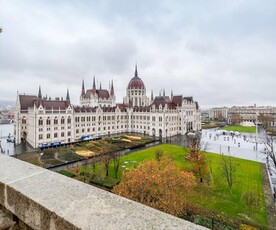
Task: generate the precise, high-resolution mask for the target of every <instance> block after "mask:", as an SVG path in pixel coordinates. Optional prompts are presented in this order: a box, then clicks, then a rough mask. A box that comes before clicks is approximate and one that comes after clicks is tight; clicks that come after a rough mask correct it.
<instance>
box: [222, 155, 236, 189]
mask: <svg viewBox="0 0 276 230" xmlns="http://www.w3.org/2000/svg"><path fill="white" fill-rule="evenodd" d="M236 166H237V165H236V162H235V158H234V157H231V156H224V155H223V154H222V155H221V170H222V176H223V177H224V178H225V180H226V181H227V184H228V187H229V189H230V191H231V192H232V186H233V182H234V179H235V172H236Z"/></svg>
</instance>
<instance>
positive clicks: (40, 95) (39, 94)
mask: <svg viewBox="0 0 276 230" xmlns="http://www.w3.org/2000/svg"><path fill="white" fill-rule="evenodd" d="M37 97H38V98H40V99H42V94H41V87H40V86H39V89H38V96H37Z"/></svg>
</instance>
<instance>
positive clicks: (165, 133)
mask: <svg viewBox="0 0 276 230" xmlns="http://www.w3.org/2000/svg"><path fill="white" fill-rule="evenodd" d="M101 90H102V89H101V87H100V89H96V86H95V78H94V81H93V87H92V89H91V90H87V91H86V92H85V89H84V83H83V85H82V91H81V96H80V104H81V105H80V106H72V105H71V102H70V97H69V92H68V91H67V95H66V100H63V99H58V98H57V99H56V100H51V99H48V98H42V95H41V89H40V88H39V94H38V96H30V95H17V102H16V112H15V138H16V143H17V144H20V143H21V141H22V140H26V141H27V142H28V143H29V144H31V145H32V146H33V147H35V148H37V147H40V146H42V145H43V144H51V143H71V142H74V141H77V140H79V139H80V138H81V137H82V136H86V135H109V134H117V133H124V132H136V133H141V134H144V135H149V136H158V137H161V138H167V137H171V136H174V135H178V134H180V135H184V134H185V133H186V132H189V131H191V130H194V131H197V130H201V117H200V108H199V106H198V103H197V102H196V101H194V100H193V98H192V97H183V96H182V95H178V96H173V95H171V96H170V97H169V96H166V95H165V94H164V95H163V96H157V97H155V98H153V95H152V97H151V100H150V99H149V98H148V97H147V96H146V88H145V86H144V83H143V81H142V80H141V79H140V78H139V77H138V71H137V67H136V70H135V76H134V77H133V78H132V79H131V80H130V82H129V84H128V87H127V95H126V97H125V98H124V103H122V104H116V103H115V92H114V86H113V82H112V85H111V89H110V91H108V94H107V93H106V92H105V93H103V91H101ZM104 94H105V95H106V97H101V96H103V95H104Z"/></svg>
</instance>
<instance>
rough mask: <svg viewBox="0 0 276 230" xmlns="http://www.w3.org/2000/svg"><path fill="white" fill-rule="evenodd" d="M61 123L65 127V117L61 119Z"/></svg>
mask: <svg viewBox="0 0 276 230" xmlns="http://www.w3.org/2000/svg"><path fill="white" fill-rule="evenodd" d="M60 123H61V124H62V125H64V117H61V120H60Z"/></svg>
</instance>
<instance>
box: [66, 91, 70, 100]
mask: <svg viewBox="0 0 276 230" xmlns="http://www.w3.org/2000/svg"><path fill="white" fill-rule="evenodd" d="M66 101H70V95H69V89H67V94H66Z"/></svg>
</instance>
